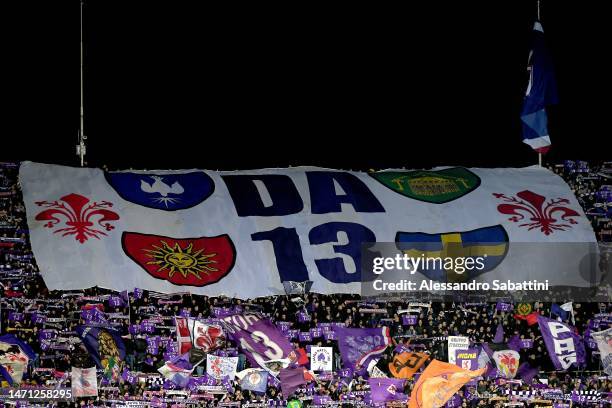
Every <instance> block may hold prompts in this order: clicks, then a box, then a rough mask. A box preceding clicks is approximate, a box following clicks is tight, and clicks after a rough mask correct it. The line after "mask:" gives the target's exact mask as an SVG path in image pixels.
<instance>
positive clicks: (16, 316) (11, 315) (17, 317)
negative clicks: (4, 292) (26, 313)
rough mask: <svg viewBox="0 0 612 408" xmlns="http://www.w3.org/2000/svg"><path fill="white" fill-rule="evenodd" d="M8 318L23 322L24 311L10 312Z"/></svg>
mask: <svg viewBox="0 0 612 408" xmlns="http://www.w3.org/2000/svg"><path fill="white" fill-rule="evenodd" d="M8 319H9V320H11V321H14V322H21V321H23V313H19V312H9V314H8Z"/></svg>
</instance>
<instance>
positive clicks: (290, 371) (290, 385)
mask: <svg viewBox="0 0 612 408" xmlns="http://www.w3.org/2000/svg"><path fill="white" fill-rule="evenodd" d="M279 377H280V382H281V389H282V391H283V398H289V397H290V396H291V395H292V394H293V393H294V392H295V390H297V389H298V388H299V387H300V385H302V384H306V380H305V379H304V369H303V368H301V367H299V368H282V369H281V370H280V375H279Z"/></svg>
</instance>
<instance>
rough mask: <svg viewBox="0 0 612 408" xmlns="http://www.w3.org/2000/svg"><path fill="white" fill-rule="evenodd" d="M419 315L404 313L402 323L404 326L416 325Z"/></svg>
mask: <svg viewBox="0 0 612 408" xmlns="http://www.w3.org/2000/svg"><path fill="white" fill-rule="evenodd" d="M417 319H418V316H416V315H403V316H402V324H403V325H404V326H414V325H415V324H417Z"/></svg>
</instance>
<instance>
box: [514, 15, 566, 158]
mask: <svg viewBox="0 0 612 408" xmlns="http://www.w3.org/2000/svg"><path fill="white" fill-rule="evenodd" d="M527 69H528V71H529V85H528V86H527V91H526V92H525V99H524V100H523V110H522V111H521V121H522V124H523V142H525V143H527V144H528V145H529V146H531V147H532V148H533V150H535V151H536V152H538V153H546V152H547V151H548V149H549V147H550V136H549V135H548V117H547V115H546V106H547V105H554V104H556V103H558V98H557V82H556V79H555V73H554V70H553V64H552V59H551V57H550V54H549V53H548V51H547V49H546V45H545V43H544V29H543V28H542V24H540V22H539V21H536V22H535V23H534V25H533V44H532V48H531V51H530V52H529V62H528V68H527Z"/></svg>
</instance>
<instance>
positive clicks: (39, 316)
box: [31, 312, 47, 323]
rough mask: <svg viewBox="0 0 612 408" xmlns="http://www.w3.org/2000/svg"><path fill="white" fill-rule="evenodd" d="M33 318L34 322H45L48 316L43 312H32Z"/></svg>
mask: <svg viewBox="0 0 612 408" xmlns="http://www.w3.org/2000/svg"><path fill="white" fill-rule="evenodd" d="M31 319H32V321H33V322H34V323H44V322H46V321H47V316H45V315H44V314H42V313H36V312H34V313H32V316H31Z"/></svg>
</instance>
